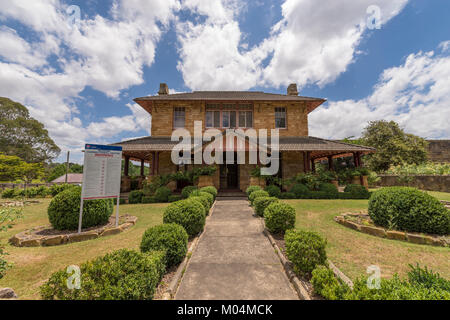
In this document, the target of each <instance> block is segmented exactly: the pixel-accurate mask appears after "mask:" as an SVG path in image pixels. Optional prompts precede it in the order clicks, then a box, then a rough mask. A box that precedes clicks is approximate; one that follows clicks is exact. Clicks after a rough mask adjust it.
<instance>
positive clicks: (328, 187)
mask: <svg viewBox="0 0 450 320" xmlns="http://www.w3.org/2000/svg"><path fill="white" fill-rule="evenodd" d="M364 189H365V188H364ZM318 191H320V192H324V193H325V194H326V195H327V197H328V199H337V198H338V196H339V195H338V194H339V190H338V188H336V186H335V185H334V184H332V183H321V184H320V185H319V190H318ZM366 191H367V190H366Z"/></svg>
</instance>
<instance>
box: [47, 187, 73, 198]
mask: <svg viewBox="0 0 450 320" xmlns="http://www.w3.org/2000/svg"><path fill="white" fill-rule="evenodd" d="M77 187H78V186H74V185H73V184H54V185H52V186H51V187H50V190H49V193H50V194H51V195H52V197H56V196H57V195H58V194H60V193H61V192H64V191H66V190H67V189H71V188H77Z"/></svg>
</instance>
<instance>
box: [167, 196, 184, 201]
mask: <svg viewBox="0 0 450 320" xmlns="http://www.w3.org/2000/svg"><path fill="white" fill-rule="evenodd" d="M182 199H183V198H182V197H181V196H179V195H172V196H169V202H170V203H172V202H177V201H180V200H182Z"/></svg>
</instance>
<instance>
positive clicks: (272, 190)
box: [264, 185, 281, 198]
mask: <svg viewBox="0 0 450 320" xmlns="http://www.w3.org/2000/svg"><path fill="white" fill-rule="evenodd" d="M264 191H266V192H267V193H268V194H269V196H271V197H275V198H279V197H280V194H281V189H280V188H279V187H277V186H275V185H270V186H267V187H266V188H265V189H264Z"/></svg>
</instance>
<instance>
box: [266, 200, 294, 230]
mask: <svg viewBox="0 0 450 320" xmlns="http://www.w3.org/2000/svg"><path fill="white" fill-rule="evenodd" d="M264 221H265V223H266V227H267V229H269V231H270V232H272V233H281V234H282V233H285V232H286V230H288V229H292V228H294V227H295V209H294V208H293V207H292V206H291V205H289V204H287V203H283V202H273V203H271V204H270V205H269V206H268V207H267V208H266V209H265V210H264Z"/></svg>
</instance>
